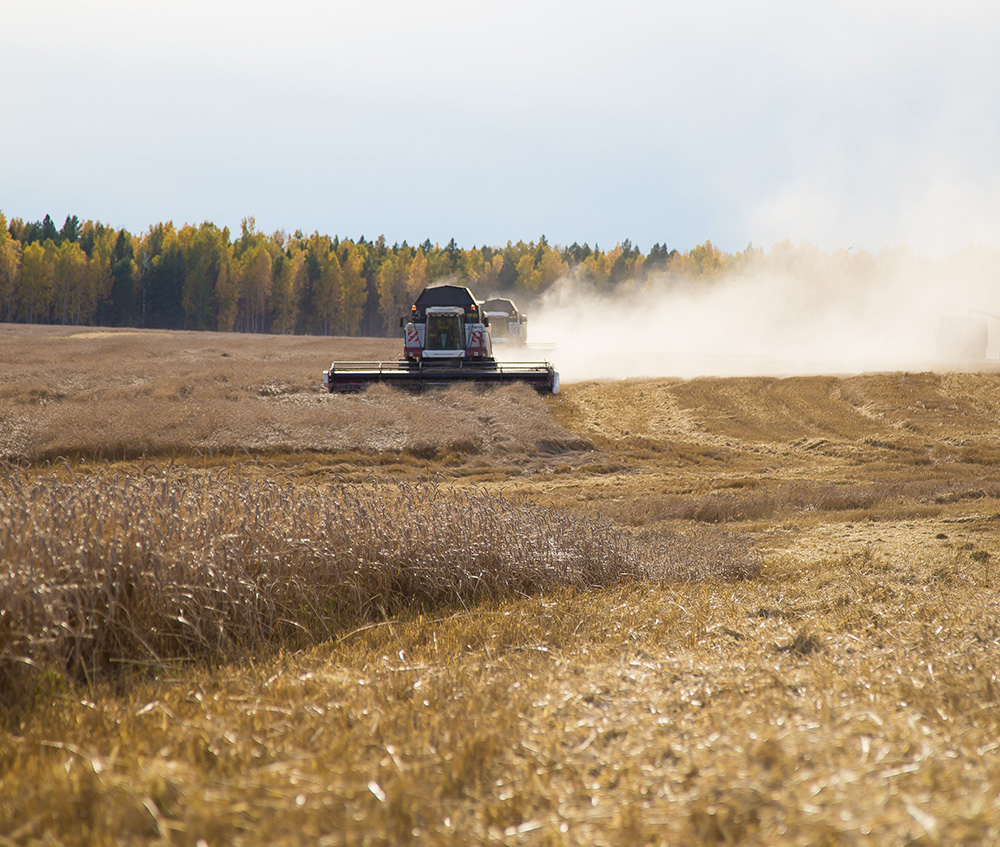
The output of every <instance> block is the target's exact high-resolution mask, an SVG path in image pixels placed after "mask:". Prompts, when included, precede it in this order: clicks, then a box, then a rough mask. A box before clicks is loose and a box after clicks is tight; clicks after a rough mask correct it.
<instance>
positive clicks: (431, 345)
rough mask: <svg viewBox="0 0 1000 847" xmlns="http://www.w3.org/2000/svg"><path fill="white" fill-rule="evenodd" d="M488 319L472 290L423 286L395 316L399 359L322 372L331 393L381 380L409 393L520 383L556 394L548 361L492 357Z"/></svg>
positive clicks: (554, 375) (343, 364)
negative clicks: (407, 307)
mask: <svg viewBox="0 0 1000 847" xmlns="http://www.w3.org/2000/svg"><path fill="white" fill-rule="evenodd" d="M489 324H490V319H489V318H488V317H487V316H486V315H484V314H483V309H482V306H481V305H480V304H479V303H477V302H476V298H475V297H473V296H472V292H471V291H469V289H468V288H464V287H462V286H460V285H438V286H434V287H432V288H425V289H424V290H423V291H422V292H420V296H419V297H417V300H416V302H415V303H414V304H413V306H412V307H411V308H410V314H409V316H408V317H405V318H400V321H399V325H400V326H401V327H402V328H403V358H401V359H398V360H397V361H395V362H333V363H332V364H331V365H330V367H329V369H328V370H325V371H323V385H325V386H326V388H327V390H328V391H330V392H331V393H332V392H334V391H338V392H341V393H347V392H353V391H363V390H364V389H365V388H367V387H368V386H369V385H371V384H372V383H376V382H381V383H385V384H387V385H396V386H399V387H400V388H408V389H410V390H413V391H421V390H423V389H424V388H430V387H440V386H448V385H455V384H457V383H463V382H466V383H472V384H473V385H480V386H491V385H510V384H511V383H515V382H524V383H527V384H528V385H530V386H532V387H533V388H534V389H536V390H537V391H539V392H540V393H551V394H558V393H559V374H557V373H556V370H555V368H554V367H553V366H552V365H551V364H550V363H549V362H507V363H501V362H498V361H497V360H496V359H494V358H493V340H492V337H491V335H490V329H489Z"/></svg>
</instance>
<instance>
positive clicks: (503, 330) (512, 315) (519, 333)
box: [483, 297, 528, 346]
mask: <svg viewBox="0 0 1000 847" xmlns="http://www.w3.org/2000/svg"><path fill="white" fill-rule="evenodd" d="M483 314H484V315H486V317H487V318H488V319H489V322H490V331H491V334H492V336H493V340H494V341H495V342H497V343H498V344H511V345H516V346H523V345H524V344H527V342H528V316H527V315H526V314H524V313H523V312H519V311H518V309H517V306H516V305H515V304H514V301H513V300H508V299H507V298H506V297H491V298H490V299H489V300H487V301H486V302H484V303H483Z"/></svg>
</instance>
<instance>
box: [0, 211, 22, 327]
mask: <svg viewBox="0 0 1000 847" xmlns="http://www.w3.org/2000/svg"><path fill="white" fill-rule="evenodd" d="M20 265H21V244H20V242H19V241H16V240H15V239H14V237H13V236H12V235H11V234H10V232H8V230H7V219H6V218H5V217H4V214H3V212H0V320H3V321H7V322H10V321H12V320H14V315H15V311H16V307H17V301H18V288H19V286H20Z"/></svg>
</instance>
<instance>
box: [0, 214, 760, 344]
mask: <svg viewBox="0 0 1000 847" xmlns="http://www.w3.org/2000/svg"><path fill="white" fill-rule="evenodd" d="M753 252H754V251H753V248H752V247H750V248H748V249H747V251H746V252H745V253H741V254H735V255H729V254H725V253H723V252H722V251H720V250H719V249H718V248H716V247H715V246H714V245H713V244H712V243H711V242H710V241H707V242H705V243H704V244H702V245H700V246H698V247H695V248H694V249H692V250H690V251H688V252H687V253H679V252H678V251H677V250H673V249H669V248H668V247H667V246H666V245H661V244H658V243H657V244H654V245H653V246H652V247H651V248H650V250H649V252H648V253H646V254H643V253H642V252H641V251H640V250H639V248H638V247H637V246H635V245H633V244H632V243H631V242H630V241H629V240H628V239H626V240H625V241H623V242H621V243H619V244H616V245H615V247H614V248H613V249H610V250H602V249H601V248H600V247H598V246H596V245H595V246H594V247H590V246H589V245H587V244H584V245H583V246H580V245H579V244H576V243H574V244H572V245H570V246H569V247H559V246H555V245H551V244H549V242H548V241H547V239H546V238H545V237H544V236H542V237H540V238H539V239H538V241H531V242H527V243H525V242H524V241H518V242H516V243H511V242H508V243H507V245H506V246H505V247H487V246H483V247H475V246H473V247H470V248H462V247H460V246H459V245H458V244H456V243H455V240H454V239H452V240H451V241H449V242H448V244H446V245H445V246H444V247H442V246H440V245H439V244H432V243H431V242H430V240H426V241H424V242H423V243H422V244H419V245H416V246H411V245H409V244H407V243H406V242H405V241H404V242H403V243H402V244H399V243H396V244H392V245H391V246H390V245H389V244H387V243H386V240H385V238H384V237H382V236H379V237H378V238H376V239H374V240H366V239H365V238H364V236H361V237H359V238H358V239H356V240H354V239H350V238H340V237H338V236H336V235H334V236H330V235H322V234H320V233H319V232H314V233H313V234H312V235H305V234H303V233H302V232H301V231H296V232H295V233H294V234H292V235H288V234H287V233H285V232H283V231H277V232H274V233H272V234H270V235H266V234H264V233H261V232H258V231H257V229H256V224H255V221H254V219H253V218H245V219H244V220H243V222H242V224H241V227H240V232H239V233H232V232H230V230H229V229H228V228H221V229H220V228H219V227H218V226H216V225H215V224H213V223H207V222H206V223H202V224H200V225H199V226H194V225H190V224H185V225H184V226H182V227H179V228H178V227H176V226H175V225H174V224H173V223H171V222H167V223H158V224H155V225H153V226H151V227H150V228H149V230H148V231H147V232H145V233H142V234H138V235H136V234H133V233H130V232H129V231H128V230H126V229H124V228H122V229H115V228H113V227H111V226H108V225H106V224H103V223H98V222H94V221H89V220H88V221H81V220H80V219H79V218H78V217H77V216H76V215H70V216H67V217H66V220H65V222H64V223H63V225H62V227H61V228H57V226H56V224H55V222H54V221H53V220H52V218H51V217H50V216H48V215H46V216H45V218H44V220H42V221H35V222H30V221H29V222H26V221H24V220H21V219H19V218H12V219H10V221H9V222H8V219H7V217H6V216H5V215H4V214H3V212H0V321H3V322H7V323H38V324H68V325H98V326H120V327H144V328H157V329H190V330H217V331H222V332H229V331H236V332H255V333H279V334H316V335H345V336H357V335H365V336H379V335H391V334H394V331H395V329H396V326H397V321H398V319H399V316H400V315H402V314H404V313H405V312H406V310H407V309H408V307H409V305H410V303H412V301H413V298H414V297H415V296H416V295H417V294H418V293H419V292H420V291H421V290H422V289H423V288H424V287H425V286H426V285H428V284H429V283H432V282H434V281H435V280H440V279H445V278H450V279H454V280H456V281H459V282H461V283H462V284H464V285H468V286H469V287H470V288H471V289H472V290H473V291H474V292H475V293H476V295H477V296H480V297H487V296H492V295H493V294H505V295H507V296H516V297H520V298H522V300H524V301H530V300H532V299H533V298H534V297H536V296H537V295H539V294H540V293H542V292H544V291H545V290H546V289H547V288H549V287H550V286H551V285H552V284H553V283H554V282H555V281H556V280H559V279H562V278H565V277H567V276H572V277H573V278H574V279H576V280H578V281H581V282H585V283H587V284H589V285H591V286H593V287H594V288H595V289H596V290H614V288H615V287H616V286H619V285H621V284H622V283H624V282H627V281H628V282H633V281H635V280H642V279H645V278H646V277H647V276H648V275H650V274H653V273H670V274H676V275H683V276H695V277H702V276H711V275H713V274H715V273H717V272H719V271H720V270H722V269H725V268H728V267H732V266H734V265H738V264H740V263H742V262H744V261H745V260H746V259H747V257H748V256H749V255H751V254H752V253H753Z"/></svg>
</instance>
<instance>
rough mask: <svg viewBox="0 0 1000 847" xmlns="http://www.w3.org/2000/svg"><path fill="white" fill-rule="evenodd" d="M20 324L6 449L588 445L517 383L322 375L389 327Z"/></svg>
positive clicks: (136, 452) (1, 440) (107, 455)
mask: <svg viewBox="0 0 1000 847" xmlns="http://www.w3.org/2000/svg"><path fill="white" fill-rule="evenodd" d="M14 329H15V328H9V329H8V331H7V332H0V361H2V362H3V363H4V367H3V374H2V375H0V459H7V460H8V461H9V462H19V463H30V464H37V463H40V462H44V461H50V460H54V459H58V458H64V457H72V458H86V459H91V460H97V461H116V460H131V459H138V458H146V459H151V458H166V457H179V456H190V455H191V454H192V453H196V454H199V455H202V456H220V455H221V456H231V455H233V454H234V453H235V454H242V455H246V454H274V453H280V452H288V451H319V452H324V453H332V452H347V451H362V452H369V453H386V452H393V453H407V454H411V455H415V456H417V457H420V458H439V459H447V458H448V457H457V458H458V459H460V460H461V459H464V458H465V457H468V456H470V455H472V456H479V455H487V456H490V457H493V458H499V459H503V458H504V457H509V456H510V455H512V454H515V455H521V454H542V455H547V454H553V453H560V452H566V451H571V450H578V449H585V448H588V447H589V446H590V445H589V443H588V442H586V441H585V440H583V439H581V438H580V437H579V436H577V435H575V434H572V433H569V432H567V431H566V430H565V429H563V428H562V427H559V426H557V425H556V424H555V423H554V421H553V420H552V419H551V416H550V415H549V414H548V412H547V411H546V407H545V403H544V401H543V400H542V399H541V398H540V397H538V395H537V394H536V393H535V392H534V391H532V390H531V389H528V388H526V387H524V386H511V387H508V388H504V389H501V390H499V391H495V392H487V393H482V392H477V391H475V390H474V389H471V388H455V389H452V390H449V391H446V392H440V393H432V394H427V395H421V396H419V397H416V396H412V395H409V394H406V393H403V392H396V391H391V390H389V389H387V388H383V387H374V388H372V389H371V390H369V391H367V392H365V393H364V394H362V395H358V396H346V397H345V396H340V395H332V396H331V395H329V394H327V393H326V392H325V391H324V390H323V389H322V384H321V376H322V370H323V368H324V367H325V366H326V365H328V364H329V361H330V359H331V358H332V352H333V351H334V350H336V351H337V352H338V353H339V354H342V355H343V357H345V358H351V357H358V356H362V357H364V356H367V357H368V358H373V357H376V358H377V357H378V356H377V355H376V354H381V357H382V358H388V359H392V358H395V356H396V355H397V354H398V351H397V350H396V349H395V342H394V341H391V340H389V339H386V340H384V341H378V342H367V343H365V342H364V340H363V339H329V338H326V339H324V338H309V337H284V336H282V337H273V336H264V337H261V336H245V335H218V334H215V333H166V332H108V333H93V332H81V333H76V334H70V333H68V332H67V331H66V330H65V329H63V331H62V332H56V331H55V328H52V330H53V334H52V336H51V337H50V336H48V335H42V336H41V337H40V338H39V339H35V340H34V343H31V338H30V336H29V338H27V339H26V338H25V337H24V335H23V334H20V333H19V332H15V331H14ZM17 329H18V330H20V329H21V328H17ZM32 329H35V328H25V329H24V334H28V333H29V332H30V330H32ZM35 331H36V332H40V331H39V330H37V329H36V330H35ZM14 339H17V341H18V342H19V343H17V344H15V343H14Z"/></svg>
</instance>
